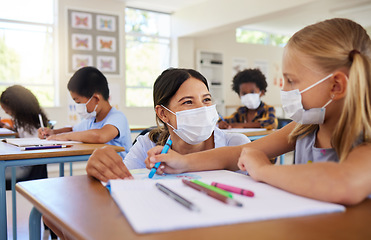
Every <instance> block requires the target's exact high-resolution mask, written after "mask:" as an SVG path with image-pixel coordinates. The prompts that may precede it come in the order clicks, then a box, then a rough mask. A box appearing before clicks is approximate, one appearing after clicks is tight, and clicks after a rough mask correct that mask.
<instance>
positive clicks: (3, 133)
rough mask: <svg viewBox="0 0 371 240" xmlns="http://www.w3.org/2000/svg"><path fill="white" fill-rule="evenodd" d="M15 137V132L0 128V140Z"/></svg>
mask: <svg viewBox="0 0 371 240" xmlns="http://www.w3.org/2000/svg"><path fill="white" fill-rule="evenodd" d="M16 136H17V133H16V132H13V131H12V130H9V129H7V128H0V138H14V137H16Z"/></svg>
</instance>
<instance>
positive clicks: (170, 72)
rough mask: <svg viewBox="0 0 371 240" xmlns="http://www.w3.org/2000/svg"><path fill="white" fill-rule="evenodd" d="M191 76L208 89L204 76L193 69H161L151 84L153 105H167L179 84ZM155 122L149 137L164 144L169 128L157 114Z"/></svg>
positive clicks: (159, 143) (158, 143)
mask: <svg viewBox="0 0 371 240" xmlns="http://www.w3.org/2000/svg"><path fill="white" fill-rule="evenodd" d="M191 77H193V78H196V79H198V80H200V81H201V82H203V83H204V84H205V86H206V87H207V89H208V90H209V86H208V84H207V80H206V78H205V77H204V76H202V74H201V73H199V72H197V71H195V70H193V69H185V68H169V69H167V70H165V71H163V72H162V73H161V75H160V76H158V77H157V79H156V81H155V83H154V85H153V104H154V107H156V106H157V105H163V106H165V107H168V105H169V102H170V100H171V98H172V97H173V96H174V95H175V93H176V92H177V91H178V89H179V88H180V86H181V85H182V84H183V83H184V82H185V81H186V80H188V79H189V78H191ZM156 123H157V128H155V129H153V130H152V131H151V132H150V133H149V138H150V139H151V141H153V142H154V143H156V144H157V145H165V142H166V140H167V138H168V137H169V134H170V133H169V129H168V127H167V125H166V124H164V122H162V120H161V119H160V118H159V117H158V116H156Z"/></svg>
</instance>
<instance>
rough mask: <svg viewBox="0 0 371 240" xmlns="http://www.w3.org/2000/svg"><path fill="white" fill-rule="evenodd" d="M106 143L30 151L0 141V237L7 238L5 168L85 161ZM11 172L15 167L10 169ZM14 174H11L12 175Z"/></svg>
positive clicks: (13, 196)
mask: <svg viewBox="0 0 371 240" xmlns="http://www.w3.org/2000/svg"><path fill="white" fill-rule="evenodd" d="M102 146H106V144H75V145H73V146H72V147H68V148H54V149H43V150H32V151H21V150H20V149H19V148H17V147H15V146H12V145H10V144H7V143H4V142H0V239H7V222H6V221H7V218H6V186H5V168H7V167H16V166H30V165H38V164H49V163H64V162H77V161H86V160H88V159H89V156H90V154H92V153H93V151H94V150H95V149H96V148H99V147H102ZM112 147H114V148H115V150H116V151H118V152H119V151H124V150H125V149H124V148H123V147H116V146H112ZM12 171H13V173H14V172H15V168H13V169H12ZM14 175H15V174H13V176H14ZM14 185H15V177H12V190H13V195H12V198H13V206H14V207H13V238H16V236H17V232H16V210H15V187H14Z"/></svg>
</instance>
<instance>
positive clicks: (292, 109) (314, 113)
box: [281, 74, 333, 124]
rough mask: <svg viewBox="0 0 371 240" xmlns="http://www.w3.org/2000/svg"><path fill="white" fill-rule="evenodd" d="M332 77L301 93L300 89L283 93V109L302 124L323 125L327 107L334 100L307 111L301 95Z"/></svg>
mask: <svg viewBox="0 0 371 240" xmlns="http://www.w3.org/2000/svg"><path fill="white" fill-rule="evenodd" d="M332 75H333V74H330V75H328V76H327V77H325V78H323V79H321V80H319V81H318V82H316V83H315V84H313V85H311V86H309V87H307V88H306V89H304V90H302V91H299V89H295V90H292V91H281V101H282V108H283V110H284V111H285V113H286V114H287V116H288V117H289V118H291V119H292V120H293V121H295V122H297V123H300V124H322V123H323V122H324V121H325V113H326V107H327V105H329V104H330V103H331V102H332V99H330V100H329V101H328V102H327V103H326V104H325V105H324V106H323V107H321V108H311V109H308V110H305V109H304V107H303V104H302V102H301V94H302V93H303V92H306V91H308V90H309V89H311V88H313V87H314V86H316V85H318V84H320V83H322V82H324V81H325V80H327V79H329V78H330V77H331V76H332Z"/></svg>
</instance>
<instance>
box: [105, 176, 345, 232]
mask: <svg viewBox="0 0 371 240" xmlns="http://www.w3.org/2000/svg"><path fill="white" fill-rule="evenodd" d="M131 172H132V173H133V176H134V178H135V180H111V181H110V182H109V185H110V189H111V190H110V191H111V195H112V197H113V199H114V200H115V202H116V203H117V205H118V206H119V208H120V209H121V211H122V212H123V213H124V215H125V216H126V218H127V219H128V221H129V222H130V224H131V226H132V227H133V229H134V230H135V231H136V232H137V233H152V232H161V231H172V230H177V229H187V228H199V227H208V226H217V225H226V224H235V223H242V222H250V221H259V220H267V219H276V218H286V217H297V216H305V215H311V214H320V213H332V212H342V211H345V207H344V206H342V205H339V204H333V203H327V202H321V201H317V200H313V199H309V198H305V197H301V196H297V195H295V194H291V193H288V192H286V191H283V190H280V189H277V188H275V187H272V186H270V185H267V184H264V183H259V182H256V181H254V180H252V179H251V178H250V177H249V176H246V175H243V174H240V173H235V172H231V171H226V170H218V171H204V172H192V173H184V174H177V175H166V176H158V175H156V176H155V177H154V178H153V179H148V177H147V176H148V173H149V170H134V171H131ZM182 178H185V179H199V180H201V181H203V182H205V183H207V184H210V183H211V182H212V181H216V182H220V183H224V184H229V185H233V186H236V187H240V188H245V189H249V190H251V191H253V192H254V193H255V196H254V197H246V196H241V195H238V194H233V198H234V199H235V200H237V201H239V202H241V203H242V204H243V207H235V206H231V205H227V204H224V203H222V202H220V201H217V200H215V199H213V198H211V197H209V196H207V195H205V194H202V193H200V192H199V191H196V190H194V189H192V188H190V187H188V186H186V185H184V184H183V183H182V181H181V179H182ZM157 182H160V183H162V184H163V185H165V186H166V187H168V188H169V189H171V190H173V191H174V192H176V193H178V194H180V195H181V196H183V197H185V198H186V199H188V200H189V201H191V202H193V203H194V204H195V205H196V206H197V207H199V208H200V209H201V210H200V211H199V212H195V211H190V210H188V209H187V208H185V207H184V206H182V205H181V204H179V203H178V202H176V201H174V200H173V199H171V198H170V197H168V196H166V195H165V194H164V193H162V192H161V191H159V190H158V189H157V188H156V187H155V183H157Z"/></svg>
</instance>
